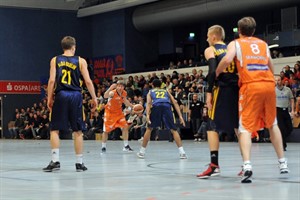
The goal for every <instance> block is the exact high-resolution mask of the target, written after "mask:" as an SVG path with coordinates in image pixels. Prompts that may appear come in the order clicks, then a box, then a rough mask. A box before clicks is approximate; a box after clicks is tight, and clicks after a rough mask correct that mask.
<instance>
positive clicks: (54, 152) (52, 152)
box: [51, 149, 59, 162]
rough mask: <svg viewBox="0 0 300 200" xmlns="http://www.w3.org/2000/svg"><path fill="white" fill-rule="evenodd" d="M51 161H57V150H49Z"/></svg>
mask: <svg viewBox="0 0 300 200" xmlns="http://www.w3.org/2000/svg"><path fill="white" fill-rule="evenodd" d="M51 155H52V161H53V162H57V161H59V149H51Z"/></svg>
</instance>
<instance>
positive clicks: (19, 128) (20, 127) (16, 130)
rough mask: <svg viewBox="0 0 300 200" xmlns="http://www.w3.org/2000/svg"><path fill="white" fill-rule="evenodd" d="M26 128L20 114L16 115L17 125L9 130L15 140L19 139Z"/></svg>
mask: <svg viewBox="0 0 300 200" xmlns="http://www.w3.org/2000/svg"><path fill="white" fill-rule="evenodd" d="M16 110H17V109H16ZM24 126H25V124H24V119H22V118H21V117H20V114H19V113H16V117H15V123H14V124H13V126H12V127H11V128H9V129H8V130H9V131H10V134H11V138H14V139H15V138H19V134H20V133H21V131H22V130H23V129H24Z"/></svg>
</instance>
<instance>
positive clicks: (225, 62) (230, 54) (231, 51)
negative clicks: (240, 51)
mask: <svg viewBox="0 0 300 200" xmlns="http://www.w3.org/2000/svg"><path fill="white" fill-rule="evenodd" d="M235 55H236V48H235V41H232V42H230V43H229V45H228V46H227V53H226V55H225V56H224V57H223V58H222V60H221V62H220V63H219V65H218V67H217V70H216V76H217V77H218V76H219V75H220V74H221V73H222V72H223V71H224V69H226V67H228V66H229V65H230V63H231V62H232V61H233V59H234V57H235Z"/></svg>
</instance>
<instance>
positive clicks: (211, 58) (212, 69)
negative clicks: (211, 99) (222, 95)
mask: <svg viewBox="0 0 300 200" xmlns="http://www.w3.org/2000/svg"><path fill="white" fill-rule="evenodd" d="M204 56H205V59H206V60H207V62H208V74H207V83H208V89H207V92H209V93H211V92H212V88H213V85H214V81H215V79H216V69H217V66H218V63H217V60H216V58H215V54H214V48H213V47H212V46H211V47H208V48H207V49H205V51H204Z"/></svg>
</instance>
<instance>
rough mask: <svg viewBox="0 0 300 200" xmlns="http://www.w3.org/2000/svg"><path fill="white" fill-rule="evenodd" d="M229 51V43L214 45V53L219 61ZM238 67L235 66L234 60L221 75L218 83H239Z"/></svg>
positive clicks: (218, 61)
mask: <svg viewBox="0 0 300 200" xmlns="http://www.w3.org/2000/svg"><path fill="white" fill-rule="evenodd" d="M226 53H227V45H226V44H219V43H218V44H215V45H214V54H215V58H216V60H217V63H220V61H221V60H222V58H223V57H224V56H225V55H226ZM237 73H238V72H237V68H236V66H235V63H234V61H232V62H231V64H230V65H229V66H228V67H227V68H226V69H225V70H224V71H223V72H222V73H221V74H220V75H219V77H218V84H219V85H228V84H232V83H233V84H237V83H238V75H237Z"/></svg>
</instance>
